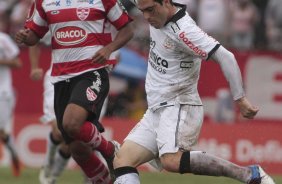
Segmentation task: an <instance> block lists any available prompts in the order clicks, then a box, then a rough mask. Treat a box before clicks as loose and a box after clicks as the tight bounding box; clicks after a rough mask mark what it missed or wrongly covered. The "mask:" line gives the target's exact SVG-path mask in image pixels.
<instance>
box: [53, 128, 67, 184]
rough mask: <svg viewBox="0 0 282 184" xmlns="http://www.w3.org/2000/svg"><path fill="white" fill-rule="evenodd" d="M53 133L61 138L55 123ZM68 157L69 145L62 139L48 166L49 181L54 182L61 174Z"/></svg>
mask: <svg viewBox="0 0 282 184" xmlns="http://www.w3.org/2000/svg"><path fill="white" fill-rule="evenodd" d="M53 133H54V135H55V137H56V138H57V139H58V140H62V139H63V138H62V135H61V133H60V132H59V130H58V128H57V125H55V127H54V131H53ZM70 157H71V153H70V151H69V147H68V145H66V144H65V142H64V141H63V140H62V141H61V143H60V145H59V146H58V147H57V149H56V152H55V154H54V157H53V163H52V166H51V168H50V176H49V180H50V183H55V181H56V180H57V178H58V177H59V176H60V175H61V174H62V172H63V170H64V169H65V167H66V165H67V163H68V161H69V159H70Z"/></svg>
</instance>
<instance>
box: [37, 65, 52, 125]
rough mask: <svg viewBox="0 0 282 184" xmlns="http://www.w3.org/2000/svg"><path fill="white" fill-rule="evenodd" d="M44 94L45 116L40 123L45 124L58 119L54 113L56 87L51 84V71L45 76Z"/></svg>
mask: <svg viewBox="0 0 282 184" xmlns="http://www.w3.org/2000/svg"><path fill="white" fill-rule="evenodd" d="M43 85H44V86H43V88H44V93H43V113H44V114H43V116H41V118H40V121H41V122H42V123H44V124H46V123H50V122H51V121H54V120H55V119H56V116H55V111H54V86H53V84H52V83H51V70H50V69H49V70H48V71H47V72H46V73H45V76H44V84H43Z"/></svg>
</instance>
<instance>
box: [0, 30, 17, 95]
mask: <svg viewBox="0 0 282 184" xmlns="http://www.w3.org/2000/svg"><path fill="white" fill-rule="evenodd" d="M18 55H19V48H18V47H17V45H16V44H15V43H14V42H13V40H12V39H11V38H10V36H9V35H7V34H5V33H2V32H0V60H12V59H14V58H16V57H17V56H18ZM12 95H13V87H12V74H11V70H10V68H9V67H8V66H3V65H0V97H3V96H12Z"/></svg>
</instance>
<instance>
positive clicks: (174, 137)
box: [114, 0, 274, 184]
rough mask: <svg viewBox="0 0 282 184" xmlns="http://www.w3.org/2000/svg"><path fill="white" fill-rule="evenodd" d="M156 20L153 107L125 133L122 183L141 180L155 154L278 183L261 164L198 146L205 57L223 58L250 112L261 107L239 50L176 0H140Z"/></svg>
mask: <svg viewBox="0 0 282 184" xmlns="http://www.w3.org/2000/svg"><path fill="white" fill-rule="evenodd" d="M135 3H136V5H137V8H138V9H139V10H141V11H142V13H143V16H144V18H145V19H147V21H148V22H149V24H150V37H151V43H150V53H149V58H148V61H149V65H148V72H147V76H146V93H147V101H148V109H147V111H146V113H145V115H144V117H143V118H142V119H141V121H140V122H139V123H138V124H137V125H136V126H135V127H134V128H133V129H132V131H131V132H130V133H129V135H128V136H127V137H126V138H125V141H124V143H123V145H122V146H121V149H120V150H119V152H118V153H117V155H116V157H115V159H114V168H115V175H116V181H115V183H116V184H139V183H140V180H139V176H138V172H137V170H136V167H137V166H139V165H140V164H143V163H145V162H148V161H150V160H152V159H154V158H159V159H160V161H161V166H162V167H163V168H164V169H165V170H167V171H169V172H175V173H181V174H184V173H193V174H196V175H208V176H225V177H229V178H233V179H236V180H238V181H240V182H243V183H248V184H274V182H273V180H272V179H271V178H270V177H269V176H268V175H267V174H266V173H265V172H264V171H263V170H262V168H261V167H260V166H258V165H252V166H249V167H242V166H238V165H236V164H234V163H231V162H229V161H226V160H223V159H221V158H218V157H215V156H212V155H210V154H208V153H206V152H203V151H194V150H192V146H194V145H195V144H196V142H197V139H198V137H199V133H200V130H201V126H202V122H203V106H202V102H201V100H200V97H199V94H198V90H197V83H198V79H199V73H200V65H201V60H202V59H204V60H209V59H210V58H211V59H212V60H214V61H215V62H216V63H218V64H219V66H220V68H221V70H222V71H223V73H224V75H225V78H226V79H227V81H228V82H229V86H230V88H231V92H232V96H233V99H234V101H235V103H236V104H237V105H238V107H239V109H240V112H241V114H242V115H243V116H244V117H245V118H249V119H252V118H254V116H255V115H256V114H257V112H258V108H257V107H255V106H253V105H251V103H250V102H249V101H248V100H247V98H246V97H245V94H244V90H243V87H242V79H241V73H240V70H239V67H238V65H237V62H236V59H235V57H234V55H233V54H232V53H231V52H229V51H228V50H226V49H225V48H224V47H223V46H221V45H220V44H219V43H218V42H217V41H216V40H214V39H213V38H211V37H209V36H208V35H207V34H205V33H204V32H203V31H202V30H201V29H200V28H199V27H197V25H196V24H195V22H194V21H193V20H192V19H191V17H190V16H189V15H188V13H187V12H186V11H185V9H186V7H185V6H183V5H180V4H175V3H173V2H172V1H171V0H136V1H135Z"/></svg>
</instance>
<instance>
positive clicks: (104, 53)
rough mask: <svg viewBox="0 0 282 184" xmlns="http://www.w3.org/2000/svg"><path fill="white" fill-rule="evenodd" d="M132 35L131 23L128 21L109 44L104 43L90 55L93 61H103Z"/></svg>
mask: <svg viewBox="0 0 282 184" xmlns="http://www.w3.org/2000/svg"><path fill="white" fill-rule="evenodd" d="M132 37H133V30H132V27H131V23H128V24H127V25H125V26H124V27H122V28H121V29H120V30H119V32H118V34H117V35H116V37H115V39H114V40H113V41H112V42H111V43H110V44H108V45H106V46H105V47H103V48H102V49H100V50H99V51H97V52H96V53H95V55H94V56H93V57H92V61H93V63H104V62H105V61H106V60H107V59H108V58H109V57H110V55H111V53H112V52H114V51H116V50H118V49H119V48H121V47H123V46H124V45H125V44H126V43H127V42H128V41H129V40H130V39H131V38H132Z"/></svg>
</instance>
